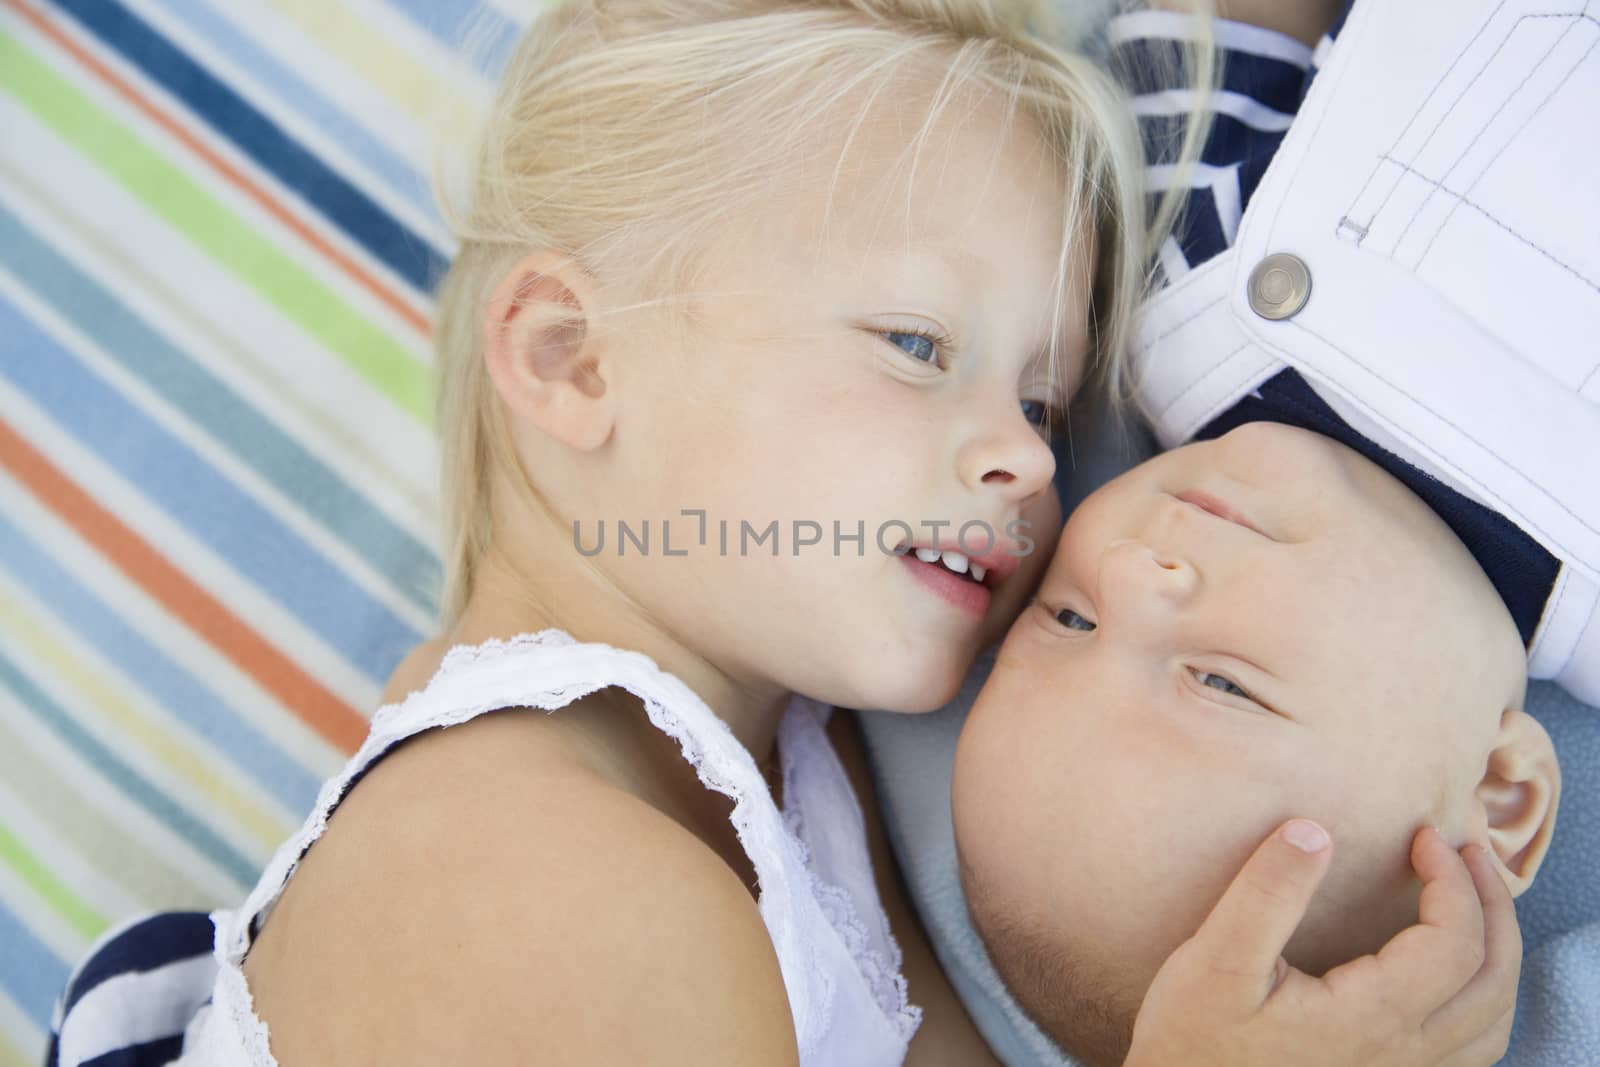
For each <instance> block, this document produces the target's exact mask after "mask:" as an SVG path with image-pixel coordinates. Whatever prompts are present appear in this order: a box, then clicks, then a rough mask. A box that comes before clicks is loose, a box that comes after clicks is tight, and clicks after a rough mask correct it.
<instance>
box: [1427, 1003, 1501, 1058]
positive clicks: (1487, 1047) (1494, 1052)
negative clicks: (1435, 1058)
mask: <svg viewBox="0 0 1600 1067" xmlns="http://www.w3.org/2000/svg"><path fill="white" fill-rule="evenodd" d="M1512 1019H1513V1015H1512V1013H1511V1012H1507V1013H1506V1014H1504V1015H1502V1016H1501V1017H1500V1018H1498V1019H1496V1020H1495V1021H1494V1024H1493V1025H1492V1026H1490V1027H1489V1028H1488V1029H1487V1030H1485V1031H1484V1032H1483V1033H1481V1034H1479V1035H1478V1036H1477V1037H1476V1038H1475V1039H1474V1040H1472V1041H1471V1042H1469V1043H1468V1044H1467V1045H1465V1046H1464V1047H1462V1048H1460V1049H1457V1050H1456V1051H1454V1052H1452V1053H1450V1054H1449V1055H1447V1056H1445V1057H1444V1058H1443V1059H1441V1060H1440V1061H1439V1067H1491V1065H1492V1064H1496V1063H1499V1062H1500V1061H1501V1060H1502V1059H1504V1058H1505V1054H1506V1049H1507V1048H1508V1047H1509V1046H1510V1045H1511V1023H1512Z"/></svg>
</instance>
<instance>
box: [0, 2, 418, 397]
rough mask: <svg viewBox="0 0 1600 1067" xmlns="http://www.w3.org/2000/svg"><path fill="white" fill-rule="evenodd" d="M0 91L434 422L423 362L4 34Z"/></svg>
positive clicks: (330, 347) (387, 392)
mask: <svg viewBox="0 0 1600 1067" xmlns="http://www.w3.org/2000/svg"><path fill="white" fill-rule="evenodd" d="M0 87H4V88H5V89H6V90H7V91H8V92H10V93H11V94H12V95H13V96H15V97H16V98H17V99H18V100H20V101H21V102H22V103H23V104H24V105H25V106H26V107H27V108H28V109H29V110H30V111H32V112H33V113H34V114H35V115H37V116H38V117H39V119H40V120H41V121H43V122H44V123H45V124H46V125H48V126H50V127H51V128H52V129H54V130H55V132H56V133H57V134H58V135H60V136H61V137H62V138H63V139H64V140H66V141H67V142H68V143H70V144H71V145H73V146H74V147H75V148H76V149H77V151H78V152H79V153H81V154H82V155H83V156H85V157H87V158H88V159H91V160H93V161H94V162H95V163H97V164H99V166H100V167H101V168H102V169H103V170H105V171H106V172H107V173H108V174H110V175H111V176H112V177H114V178H115V179H116V180H117V181H118V182H119V183H121V184H122V186H123V187H124V188H126V189H127V190H128V191H129V192H130V193H132V194H133V195H134V196H135V197H137V198H138V199H139V200H141V201H143V203H144V204H145V206H146V207H148V208H149V209H150V211H152V212H153V213H154V214H155V215H157V216H158V217H160V218H162V219H163V220H165V221H166V222H167V223H168V224H169V225H171V226H172V227H173V228H174V229H176V230H178V231H179V232H180V233H182V234H183V235H184V236H185V237H187V238H188V239H189V240H190V241H191V242H192V243H193V244H194V245H196V246H197V247H199V248H201V249H202V250H204V251H205V252H206V253H207V254H208V255H210V256H211V257H212V258H213V259H215V260H216V261H217V262H218V263H220V264H222V265H223V266H224V267H226V268H227V269H228V270H229V271H231V272H232V273H233V274H235V275H236V276H238V277H239V278H240V279H241V280H242V281H244V282H245V283H246V284H248V285H249V286H250V287H251V288H253V289H254V290H255V291H256V292H257V293H259V294H260V295H261V296H262V298H263V299H264V300H266V302H267V303H269V304H271V305H272V306H273V307H275V308H277V309H278V310H279V311H280V312H282V313H283V315H284V316H285V317H286V318H288V319H289V320H291V321H292V322H294V323H296V324H297V325H299V326H300V327H301V328H302V329H303V330H305V332H306V333H308V334H310V335H311V336H312V337H314V338H316V339H317V340H318V341H319V342H321V343H322V344H323V345H324V346H325V347H326V348H327V349H328V350H329V351H331V352H333V353H335V354H336V355H338V356H339V358H341V359H343V360H344V361H345V362H346V363H347V364H349V366H350V367H351V369H352V370H354V371H355V372H356V373H357V374H358V375H360V376H361V377H362V378H364V379H365V380H366V381H367V382H368V383H369V384H371V385H372V386H373V387H374V388H375V389H377V390H378V391H379V392H380V393H382V394H383V395H385V396H387V397H388V398H389V399H390V400H392V401H394V403H395V404H396V405H397V406H398V407H400V409H401V410H403V411H405V412H406V413H407V414H409V415H411V416H413V417H414V418H416V419H417V420H418V421H419V422H421V423H422V424H423V425H425V426H426V425H430V424H431V418H432V416H431V410H430V405H431V394H430V385H429V379H428V368H427V367H426V366H424V365H423V364H422V363H420V362H419V361H418V360H417V359H416V358H415V357H413V356H412V355H411V354H410V353H409V352H407V351H406V350H405V349H404V348H403V347H401V345H400V344H399V343H398V342H397V341H396V340H395V339H394V338H393V337H391V336H389V335H388V334H387V333H385V332H384V331H383V330H381V329H379V328H378V327H377V326H375V325H374V324H373V323H371V322H369V321H368V320H367V319H365V318H363V317H362V316H361V315H360V314H358V313H357V312H356V311H355V310H354V309H352V308H351V307H350V306H349V305H347V304H345V303H343V302H342V301H340V300H339V298H338V297H337V296H335V295H334V294H333V293H332V292H330V291H329V290H328V289H327V288H325V287H324V286H322V285H321V284H320V283H318V281H317V280H316V279H315V278H314V277H313V276H312V275H310V274H308V273H307V272H306V271H305V270H303V269H301V268H300V267H299V266H298V265H297V264H296V263H295V262H294V261H293V260H292V259H290V258H289V257H288V256H286V255H284V254H283V253H282V252H280V251H279V250H278V249H276V248H275V247H273V245H272V244H271V242H269V241H268V240H266V238H264V237H263V236H262V234H261V233H258V232H257V231H256V230H255V229H254V228H252V226H251V225H250V224H249V223H247V222H246V221H245V220H244V219H241V218H240V217H239V216H238V215H236V214H234V213H233V212H231V211H229V210H228V209H227V208H226V207H225V206H224V205H223V204H222V203H220V202H219V201H218V200H216V199H215V198H214V197H212V196H210V195H208V194H207V192H206V191H205V189H204V188H203V187H201V186H200V185H199V184H197V183H196V182H195V181H193V180H192V179H191V178H189V177H188V176H187V175H185V174H184V172H183V171H182V170H180V169H179V168H178V167H175V166H173V165H172V164H171V163H168V162H167V161H166V160H164V159H162V158H161V156H160V155H159V154H157V153H156V152H155V151H153V150H152V149H151V148H150V147H149V146H147V145H145V144H144V143H142V142H141V141H140V140H139V139H138V138H137V137H136V136H134V134H132V133H131V132H129V130H128V129H127V128H125V127H124V126H123V125H121V124H120V123H119V122H118V121H117V120H115V119H113V118H112V117H111V116H110V115H108V114H107V113H106V112H105V111H104V110H102V109H101V108H99V107H97V106H96V105H95V104H94V102H93V101H91V100H90V99H89V98H88V97H86V96H84V95H83V94H82V93H81V92H79V91H78V90H77V89H75V88H73V87H72V86H71V85H69V84H68V83H67V82H66V81H64V80H63V79H62V78H61V77H60V76H58V75H57V74H56V73H55V72H54V71H52V70H51V69H50V68H49V67H47V66H46V65H45V64H44V63H43V62H41V61H40V60H39V59H38V58H37V57H35V56H34V55H32V54H31V53H29V52H28V50H27V49H26V48H25V47H23V45H22V43H21V42H19V41H18V40H17V39H16V38H14V37H12V36H11V35H10V34H8V33H5V32H4V31H0Z"/></svg>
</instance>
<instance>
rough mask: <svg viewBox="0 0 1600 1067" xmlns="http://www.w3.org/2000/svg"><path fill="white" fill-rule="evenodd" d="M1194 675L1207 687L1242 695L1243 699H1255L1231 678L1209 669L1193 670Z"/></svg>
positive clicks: (1196, 679)
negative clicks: (1213, 672)
mask: <svg viewBox="0 0 1600 1067" xmlns="http://www.w3.org/2000/svg"><path fill="white" fill-rule="evenodd" d="M1194 677H1195V681H1197V682H1199V683H1200V684H1201V685H1203V686H1205V687H1206V688H1208V689H1216V690H1220V691H1221V692H1224V693H1230V694H1232V695H1233V696H1236V697H1242V698H1243V699H1245V700H1252V701H1253V700H1255V697H1253V696H1251V695H1250V694H1249V693H1247V692H1245V691H1244V688H1243V687H1242V686H1240V685H1238V684H1236V683H1235V682H1234V681H1233V679H1231V678H1225V677H1223V676H1222V675H1220V674H1212V673H1211V672H1210V671H1195V672H1194Z"/></svg>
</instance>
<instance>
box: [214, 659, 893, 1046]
mask: <svg viewBox="0 0 1600 1067" xmlns="http://www.w3.org/2000/svg"><path fill="white" fill-rule="evenodd" d="M562 647H571V648H573V650H574V655H584V656H589V657H591V658H593V659H594V660H596V661H597V662H599V661H605V663H606V669H605V670H604V671H599V670H590V671H589V672H588V676H587V677H585V678H583V679H582V680H580V681H575V682H570V683H567V684H564V685H559V686H555V687H549V686H545V687H543V688H541V687H540V686H539V685H538V684H537V683H534V684H530V686H529V689H528V691H525V692H516V693H515V694H511V693H508V692H507V691H506V689H505V687H504V686H500V687H499V688H498V689H497V691H495V692H493V693H492V694H491V695H490V696H488V697H482V696H481V694H480V699H477V700H469V701H466V702H459V703H453V704H451V705H449V706H446V707H444V708H442V709H439V710H436V711H433V712H425V709H424V707H423V704H424V702H431V701H435V700H437V699H438V693H437V688H436V687H437V686H438V685H439V684H440V682H441V681H446V682H448V680H449V679H451V678H453V677H454V676H456V675H458V674H463V673H466V671H467V668H469V667H479V666H483V665H489V664H493V663H494V662H496V661H499V660H505V659H509V658H512V657H514V656H517V655H520V654H522V653H525V652H528V651H530V650H533V649H536V648H562ZM601 675H603V677H600V676H601ZM613 687H619V688H623V689H626V690H627V691H628V692H630V693H632V694H633V695H634V696H635V697H637V698H638V699H639V701H640V703H641V704H643V706H644V709H645V714H646V715H647V716H648V717H649V719H650V722H651V723H652V724H653V725H654V726H655V727H656V728H657V729H658V730H660V731H661V732H663V733H665V734H667V735H668V736H669V737H671V738H673V739H674V740H675V741H677V742H678V745H679V748H680V750H681V752H682V754H683V758H684V759H685V760H687V761H688V763H689V764H690V766H692V767H693V768H694V771H695V776H696V777H697V778H698V779H699V780H700V782H701V784H702V785H704V786H705V787H706V788H708V789H711V790H713V791H715V792H717V793H721V794H722V795H723V796H726V797H728V798H729V799H730V800H732V801H733V811H732V812H731V813H730V814H729V822H730V823H731V824H732V826H733V829H734V833H735V835H736V836H737V837H738V839H739V843H740V845H741V846H742V847H743V848H744V850H745V853H746V855H748V856H749V857H750V860H751V865H752V866H753V867H754V868H755V871H756V878H757V886H756V889H757V894H758V907H759V908H760V910H761V915H762V919H763V921H764V923H765V925H766V927H767V930H768V933H769V935H770V936H771V937H772V940H773V946H774V948H775V949H776V950H777V953H778V958H779V961H780V966H781V964H782V961H783V960H785V959H790V960H795V961H801V960H804V961H806V962H807V963H809V964H810V966H809V967H807V968H806V973H805V976H804V977H805V979H806V980H805V981H802V980H801V976H800V975H795V974H791V973H789V969H788V968H782V969H783V970H784V984H785V987H786V989H787V991H788V994H789V1000H790V1009H791V1011H792V1012H793V1014H794V1022H795V1036H796V1040H797V1042H798V1044H799V1051H800V1054H801V1061H802V1062H809V1060H810V1057H811V1056H813V1055H814V1054H815V1053H816V1050H817V1048H818V1046H819V1043H820V1042H821V1040H822V1038H823V1036H824V1035H825V1034H826V1033H827V1032H828V1020H829V1018H830V1015H831V1012H830V1001H831V993H832V982H831V980H830V977H829V976H828V974H827V972H826V969H825V968H822V967H820V966H819V964H818V962H817V961H816V959H815V958H814V956H813V954H812V953H811V952H810V951H808V950H809V949H810V946H808V945H806V944H805V943H804V941H803V939H802V938H801V937H800V936H799V934H798V932H797V930H796V929H795V921H796V912H795V902H794V900H793V889H794V888H795V887H790V886H788V885H787V882H786V879H784V878H782V877H781V875H782V873H783V872H784V871H785V869H786V868H788V867H789V866H790V865H791V864H790V863H789V862H785V861H786V860H792V858H793V857H786V856H785V855H784V847H785V842H784V840H783V839H784V838H785V837H787V838H788V839H789V843H790V844H791V846H793V847H797V848H798V849H799V855H800V857H801V859H802V862H801V868H802V869H803V870H805V871H806V873H807V875H808V876H810V875H812V872H811V869H810V866H809V864H808V863H805V862H804V861H803V856H804V844H803V842H801V841H799V840H798V839H797V838H795V837H794V836H793V835H792V834H790V833H787V830H788V828H787V827H786V826H785V825H784V823H783V819H782V815H781V813H780V812H778V810H777V805H776V804H774V803H773V802H772V796H771V792H770V790H768V789H767V786H766V782H765V781H764V780H763V779H762V777H761V773H760V770H759V769H758V768H757V767H756V764H755V760H754V758H752V757H751V755H750V753H749V751H748V750H747V749H746V748H745V747H744V746H743V745H742V744H740V743H739V741H738V739H737V738H735V737H734V736H733V731H732V730H731V729H730V728H729V727H728V725H727V723H725V722H723V721H722V719H720V718H719V717H717V716H716V714H715V713H713V712H712V711H711V710H710V709H709V708H707V707H706V706H705V704H704V702H703V701H701V700H700V698H699V697H698V696H697V695H695V694H694V692H693V691H692V690H690V689H689V688H688V687H687V686H685V685H684V684H683V683H682V681H680V680H679V679H678V678H676V677H675V676H673V675H671V674H668V673H667V672H665V671H663V670H661V668H660V667H659V666H657V665H656V663H655V662H654V661H653V660H651V659H650V658H649V657H648V656H646V655H644V654H643V653H639V652H632V651H628V650H625V649H618V648H614V647H612V646H610V645H604V644H598V643H585V642H579V641H577V640H576V639H574V638H573V637H572V636H571V635H569V634H567V633H565V632H564V631H561V630H542V631H539V632H537V633H524V634H518V635H517V636H515V637H512V638H510V639H508V640H499V639H491V640H489V641H485V642H484V643H482V644H480V645H458V646H456V647H454V648H452V649H450V650H449V651H448V652H446V653H445V656H444V658H443V659H442V660H441V661H440V664H439V669H438V671H437V672H435V674H434V676H433V678H432V679H431V680H430V681H429V682H428V684H427V685H426V686H425V687H424V688H422V689H420V690H417V691H415V692H413V693H411V694H409V695H408V696H406V697H405V698H404V699H403V700H401V701H400V702H399V703H397V704H389V705H385V706H384V707H382V708H380V709H378V711H377V713H375V714H374V716H373V719H372V726H371V732H370V733H369V734H368V735H367V739H366V741H365V742H363V744H362V746H361V748H360V749H359V750H358V751H357V752H356V754H355V755H354V756H352V757H351V759H350V761H349V762H348V763H347V764H346V765H345V769H344V771H343V772H341V773H340V774H338V775H336V776H335V777H333V778H330V779H329V780H328V781H326V782H324V783H323V786H322V789H321V791H320V792H319V793H318V796H317V803H316V806H315V807H314V808H313V810H312V814H311V816H310V817H309V818H308V819H307V820H306V822H304V823H303V824H302V825H301V827H300V830H299V831H298V832H297V833H295V834H294V835H293V836H291V837H290V838H289V840H287V841H285V842H284V843H283V844H282V845H281V846H279V848H278V851H277V853H276V854H275V855H274V856H273V859H272V861H271V863H269V864H268V866H267V868H266V870H265V872H264V873H263V876H262V878H261V880H260V881H259V882H258V883H257V884H256V887H255V889H254V890H253V891H252V892H251V894H250V896H249V897H248V898H247V899H246V901H245V904H244V907H242V908H241V909H239V910H238V911H235V912H231V913H219V920H220V919H221V917H222V916H223V915H224V914H226V920H227V927H226V937H225V938H224V928H223V926H222V925H220V921H219V926H218V952H217V955H218V962H219V964H220V966H221V972H222V974H221V980H222V982H223V989H222V991H223V992H224V994H225V996H224V999H225V1000H227V1002H228V1010H229V1012H230V1015H231V1017H232V1021H233V1023H234V1027H235V1031H236V1033H237V1034H238V1035H239V1037H240V1039H241V1040H242V1041H243V1042H244V1043H245V1044H246V1046H247V1049H248V1050H249V1052H250V1054H251V1056H252V1059H253V1060H254V1062H255V1063H257V1064H258V1065H261V1067H270V1065H275V1064H276V1060H274V1059H273V1058H272V1054H271V1051H270V1049H269V1048H268V1045H267V1028H266V1023H265V1022H264V1021H262V1020H261V1019H260V1018H259V1017H258V1016H257V1015H256V1013H255V1011H254V1009H253V1005H252V1000H251V997H250V992H249V988H248V985H247V983H246V982H245V981H244V975H243V972H242V971H241V970H240V969H239V968H240V965H241V963H242V961H243V959H244V956H245V954H246V952H248V950H249V946H250V926H251V924H252V922H253V921H254V919H255V917H256V916H259V915H261V914H262V913H263V912H264V911H265V910H266V909H267V908H268V907H270V906H271V905H272V904H273V903H275V902H276V901H277V899H278V898H279V897H280V896H281V895H282V893H283V889H284V887H285V886H287V885H288V883H289V880H290V878H292V877H293V876H294V872H295V871H296V870H297V869H298V868H299V865H300V860H301V858H302V857H303V856H304V855H305V853H306V852H307V850H308V849H309V848H310V847H311V845H312V844H314V843H315V842H316V840H317V839H318V838H320V837H321V836H322V834H323V833H324V832H325V831H326V829H327V824H328V820H329V818H331V817H332V813H333V811H334V809H335V808H336V807H337V806H338V804H339V802H340V801H341V800H342V799H343V798H344V795H345V793H346V792H347V791H348V789H349V788H350V783H351V782H352V781H354V780H355V778H356V777H357V775H359V774H360V773H362V772H363V771H365V770H366V769H367V768H369V767H371V766H372V764H373V763H374V762H375V761H376V760H377V759H379V758H380V757H381V756H382V755H383V754H384V753H385V752H387V751H388V750H389V749H390V748H391V747H393V746H394V745H396V744H398V743H399V742H401V741H403V740H405V739H406V738H408V737H411V736H414V735H416V734H418V733H420V732H422V731H423V730H426V729H431V728H434V727H440V726H455V725H459V724H460V723H463V722H466V721H468V720H470V719H473V718H476V717H477V716H479V715H482V714H484V713H485V712H488V711H493V710H497V709H499V708H503V707H507V706H511V705H510V704H509V703H508V698H509V697H512V696H513V695H514V698H515V701H516V703H517V704H518V705H519V706H525V707H533V708H538V709H540V710H542V711H554V710H557V709H559V708H562V707H565V706H567V705H568V704H571V703H572V702H573V701H574V700H577V699H579V698H580V697H583V696H586V695H588V694H589V693H593V692H597V691H599V690H601V689H608V688H613ZM658 694H659V695H658ZM662 697H665V698H669V699H672V700H673V701H674V702H675V703H677V704H679V705H680V706H682V707H685V708H690V709H697V710H698V709H703V710H704V715H701V716H698V717H699V718H701V719H702V720H703V722H702V723H701V724H700V730H699V731H698V732H697V731H696V730H693V729H691V728H690V727H689V725H688V724H687V723H686V722H685V721H684V718H683V716H681V715H680V714H679V713H678V712H676V711H674V710H672V709H671V708H669V707H667V706H666V704H665V703H664V702H663V700H662V699H661V698H662ZM741 777H742V778H743V779H745V781H744V782H741V781H740V780H739V779H740V778H741ZM752 796H755V797H760V798H765V799H766V800H767V809H768V810H769V811H770V813H771V815H772V816H773V818H772V819H771V821H770V822H771V824H770V827H769V832H768V833H761V832H760V831H759V830H758V828H757V826H756V821H757V818H758V816H759V815H760V814H761V812H760V809H759V808H757V807H755V806H753V805H752V803H751V798H752ZM765 873H777V874H778V875H780V877H779V878H778V879H777V881H778V882H779V883H780V884H778V885H776V886H774V885H770V884H768V879H767V878H765V877H763V875H764V874H765ZM274 874H276V875H277V877H273V875H274ZM846 906H848V901H846ZM902 984H903V983H902Z"/></svg>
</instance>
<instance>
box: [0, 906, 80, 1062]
mask: <svg viewBox="0 0 1600 1067" xmlns="http://www.w3.org/2000/svg"><path fill="white" fill-rule="evenodd" d="M0 946H3V948H0V986H4V987H5V991H6V992H7V993H8V994H9V995H10V997H11V999H12V1000H14V1001H16V1002H17V1006H18V1007H19V1008H21V1009H22V1012H23V1014H24V1015H26V1016H27V1017H28V1018H30V1019H32V1020H33V1021H34V1023H35V1024H36V1025H37V1026H38V1027H39V1029H41V1030H43V1031H45V1032H46V1033H49V1031H50V1013H51V1010H52V1009H53V1008H54V1007H55V1003H56V995H57V994H58V993H60V992H61V990H62V988H63V987H64V986H65V985H66V984H67V975H68V974H69V973H70V972H69V968H68V967H67V965H66V963H64V962H63V961H61V960H59V959H57V958H56V955H55V953H53V952H51V951H50V950H49V949H48V948H46V947H45V945H44V942H42V941H40V940H39V939H38V938H36V937H34V936H33V931H32V930H29V929H28V928H27V927H26V926H24V925H23V924H22V920H20V919H18V918H17V917H16V916H15V915H13V914H12V913H11V911H10V910H9V909H7V907H6V904H5V898H4V897H0Z"/></svg>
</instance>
